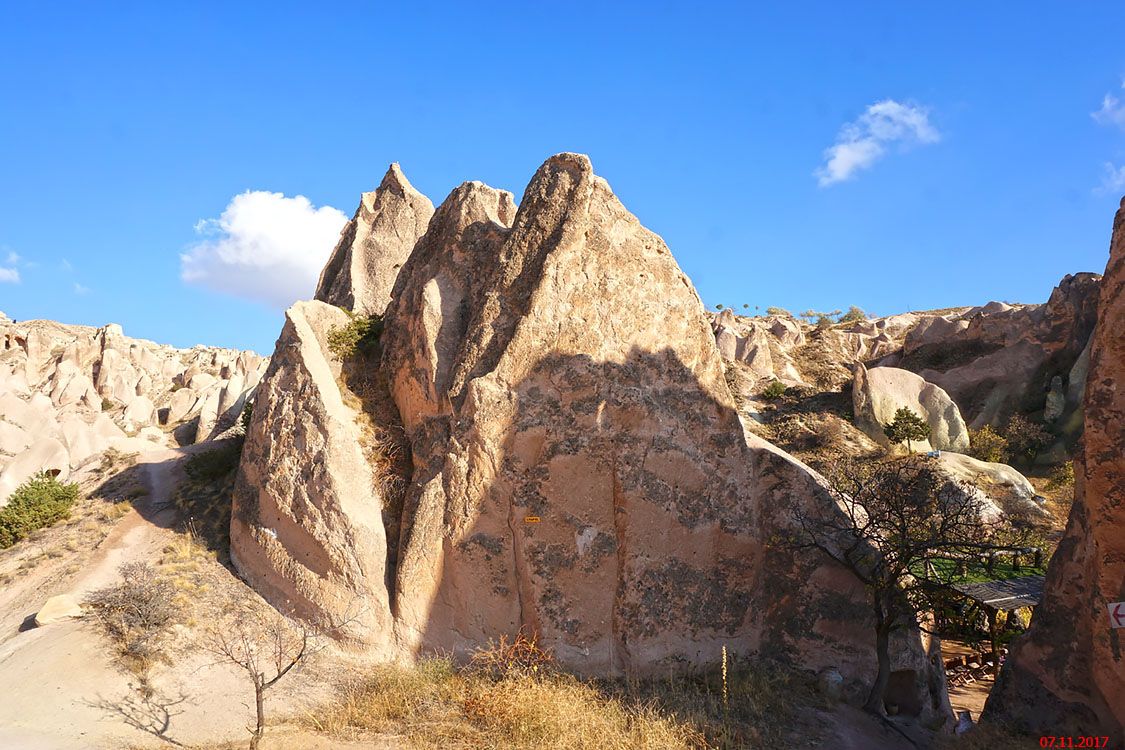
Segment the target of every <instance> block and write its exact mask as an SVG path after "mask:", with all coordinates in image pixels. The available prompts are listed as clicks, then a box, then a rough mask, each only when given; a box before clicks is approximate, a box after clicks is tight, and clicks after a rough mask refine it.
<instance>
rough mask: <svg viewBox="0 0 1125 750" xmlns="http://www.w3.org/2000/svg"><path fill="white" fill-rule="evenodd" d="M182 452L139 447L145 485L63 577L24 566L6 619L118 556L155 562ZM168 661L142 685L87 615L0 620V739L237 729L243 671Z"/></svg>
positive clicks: (198, 738)
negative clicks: (146, 690) (1, 625)
mask: <svg viewBox="0 0 1125 750" xmlns="http://www.w3.org/2000/svg"><path fill="white" fill-rule="evenodd" d="M189 452H191V451H180V450H155V451H150V452H146V453H143V454H141V455H140V456H139V457H138V465H140V466H141V467H142V469H143V472H144V474H143V476H144V481H145V484H146V485H147V489H148V495H147V496H146V497H145V498H144V499H142V500H140V501H138V502H137V504H136V505H135V506H134V508H133V509H132V510H130V511H129V513H128V514H127V515H126V516H125V517H124V518H122V519H121V520H120V521H118V522H117V523H116V524H115V526H114V528H113V530H112V531H111V532H110V534H109V535H108V536H107V537H106V538H105V540H104V541H103V542H102V544H101V545H99V547H98V549H97V551H96V552H95V553H94V554H93V555H92V556H88V557H83V558H81V559H82V569H81V570H80V571H78V572H77V574H75V575H73V576H69V577H68V580H62V579H59V577H58V576H55V577H53V578H50V579H49V580H44V581H43V582H42V583H43V584H44V585H43V586H41V587H38V588H37V583H39V582H37V581H36V579H35V574H36V571H34V570H33V571H31V573H30V574H29V577H28V578H27V579H26V580H23V581H21V588H23V589H25V590H26V591H25V593H24V595H23V597H22V600H23V601H22V602H21V603H20V606H21V609H19V610H18V611H16V612H15V613H14V616H9V617H8V618H7V619H6V622H9V623H10V622H12V621H14V622H17V623H18V622H19V621H20V619H21V616H22V615H23V611H24V610H25V609H26V608H27V607H28V606H32V607H34V606H38V604H41V603H42V602H43V601H44V600H45V599H46V598H47V597H49V596H51V595H54V594H58V593H64V592H65V593H69V594H71V595H73V596H75V598H77V599H81V598H82V597H84V596H85V595H86V594H87V593H89V592H90V591H93V590H95V589H98V588H101V587H104V586H107V585H110V584H112V583H114V582H115V581H117V580H118V579H119V569H120V567H121V565H123V564H125V563H129V562H149V563H155V562H156V561H157V560H158V559H159V558H160V555H161V552H162V550H163V548H164V547H165V546H166V545H167V544H168V543H169V542H170V541H172V540H173V539H174V538H175V532H174V531H173V528H172V527H173V524H174V521H175V517H176V516H175V511H174V509H172V507H171V506H170V504H169V497H170V493H171V491H172V489H173V477H174V472H175V469H176V465H177V464H178V462H179V461H180V460H182V459H183V457H184V456H185V455H186V454H187V453H189ZM42 575H43V577H44V579H47V577H48V575H49V574H48V573H47V572H44V573H43V574H42ZM48 583H50V585H46V584H48ZM31 597H35V598H34V599H32V598H31ZM32 602H34V603H32ZM174 661H175V663H174V664H171V665H168V666H166V667H163V668H161V669H159V670H158V671H157V672H155V673H154V676H153V678H152V686H153V692H151V693H150V694H142V693H140V692H138V690H137V689H136V686H137V684H138V683H137V678H136V676H135V675H132V674H129V673H126V672H124V671H122V669H121V668H120V667H119V665H118V664H117V663H116V662H115V661H114V660H113V658H112V647H111V646H110V644H109V643H108V641H107V640H106V639H105V637H104V636H103V635H102V634H101V633H100V632H99V631H98V630H97V629H96V628H95V627H94V626H93V625H92V624H90V623H87V622H81V621H69V622H60V623H55V624H52V625H48V626H46V627H42V628H31V629H26V627H24V628H21V629H16V628H5V630H4V631H3V632H2V633H0V685H6V686H9V689H8V690H6V691H5V698H4V700H3V701H0V748H4V749H6V748H21V749H23V748H26V749H27V750H62V749H64V748H65V749H67V750H70V749H77V748H83V749H96V748H121V747H147V746H168V745H169V744H170V743H175V742H183V743H185V744H187V743H188V742H190V743H191V744H195V743H210V742H219V741H221V740H226V739H231V738H239V737H240V736H241V735H242V732H243V727H244V726H245V724H246V720H247V718H248V716H249V714H248V711H247V712H244V711H241V710H240V708H241V707H242V704H244V703H245V700H246V696H245V692H246V690H245V688H246V686H245V685H244V684H243V681H244V679H245V678H244V676H243V675H241V674H238V673H236V672H233V671H231V670H230V669H227V668H225V667H222V666H217V665H214V664H209V663H208V662H207V660H206V659H204V658H202V657H200V656H199V655H198V654H194V655H192V654H189V655H182V656H179V657H177V658H176V659H175V660H174ZM15 686H18V688H17V689H11V688H13V687H15ZM244 714H245V715H244ZM181 738H183V739H181ZM188 738H190V739H188Z"/></svg>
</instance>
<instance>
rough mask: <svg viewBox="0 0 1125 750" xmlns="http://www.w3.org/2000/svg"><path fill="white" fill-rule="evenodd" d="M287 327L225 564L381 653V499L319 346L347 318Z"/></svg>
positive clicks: (248, 458) (246, 453) (258, 411)
mask: <svg viewBox="0 0 1125 750" xmlns="http://www.w3.org/2000/svg"><path fill="white" fill-rule="evenodd" d="M285 318H286V319H285V327H284V329H282V332H281V336H280V337H279V338H278V340H277V349H276V351H275V353H274V356H273V358H272V359H271V361H270V367H269V370H267V372H266V374H265V377H264V378H263V380H262V383H261V387H260V389H259V391H258V394H257V397H256V400H255V403H256V408H255V409H254V414H253V418H252V419H251V423H250V428H249V430H248V431H247V435H246V442H245V443H244V444H243V449H242V464H241V470H240V472H239V476H238V480H237V484H236V488H235V498H236V500H235V507H234V512H233V516H232V519H231V557H232V559H233V561H234V564H235V565H236V566H237V568H238V570H239V571H240V572H241V573H242V575H243V577H244V578H246V580H247V581H248V582H249V583H250V584H251V585H252V586H254V587H255V588H256V589H257V590H258V591H259V592H261V593H262V594H263V595H265V596H266V597H267V598H269V599H270V600H271V601H273V602H275V603H276V604H278V605H279V606H280V607H281V608H282V609H283V610H286V611H293V612H295V613H297V614H300V615H304V616H306V617H312V616H320V617H323V618H324V619H326V620H327V623H326V624H327V625H328V626H329V627H331V628H335V629H338V630H340V631H341V635H344V636H346V637H349V638H352V639H357V640H362V641H365V642H367V643H368V644H378V643H380V639H381V638H383V637H385V634H386V633H388V632H389V629H390V609H389V604H388V600H387V588H386V586H385V584H384V572H385V565H386V555H387V543H386V535H385V532H384V527H383V521H382V517H381V508H382V502H383V498H382V497H381V496H380V493H379V492H378V490H377V485H376V480H375V477H374V475H373V473H372V467H371V465H370V464H369V463H368V461H367V458H366V457H365V456H364V453H363V450H362V448H361V447H360V442H361V436H360V425H359V423H358V421H357V420H358V418H359V414H358V413H357V411H356V410H355V409H354V408H353V407H351V406H349V405H347V404H345V403H344V399H343V395H342V393H341V390H340V388H339V386H338V385H337V378H339V377H340V374H341V373H340V363H339V361H334V360H333V358H332V356H331V355H330V354H329V352H328V348H327V343H326V337H327V335H328V332H329V330H331V328H332V327H333V326H343V325H346V324H347V322H348V316H347V315H346V314H345V313H344V312H343V311H342V310H340V309H339V308H337V307H332V306H331V305H327V304H325V303H323V302H319V301H312V302H298V303H297V304H296V305H294V306H293V307H291V308H290V309H289V310H288V311H287V312H286V315H285Z"/></svg>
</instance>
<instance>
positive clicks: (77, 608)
mask: <svg viewBox="0 0 1125 750" xmlns="http://www.w3.org/2000/svg"><path fill="white" fill-rule="evenodd" d="M81 616H82V605H81V604H79V603H78V601H77V600H76V599H75V598H74V597H73V596H71V595H70V594H59V595H58V596H52V597H51V598H50V599H48V600H47V601H46V602H44V603H43V606H42V607H40V608H39V611H38V612H36V613H35V626H36V627H38V628H41V627H43V626H44V625H50V624H51V623H53V622H58V621H60V620H71V619H75V618H78V617H81Z"/></svg>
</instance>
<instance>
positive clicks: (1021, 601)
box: [953, 576, 1044, 669]
mask: <svg viewBox="0 0 1125 750" xmlns="http://www.w3.org/2000/svg"><path fill="white" fill-rule="evenodd" d="M1043 581H1044V577H1043V576H1023V577H1021V578H1008V579H1005V580H1001V581H982V582H981V583H955V584H953V589H954V590H955V591H957V593H959V594H961V595H962V596H964V597H966V598H968V599H970V600H972V601H974V602H976V603H977V604H979V605H980V606H981V607H983V608H984V610H985V611H986V612H987V613H988V632H989V635H990V636H991V639H992V654H993V661H994V663H995V666H996V668H997V669H999V666H1000V658H999V657H1000V654H999V616H1000V613H1001V612H1010V611H1012V610H1016V609H1023V608H1024V607H1035V606H1037V605H1038V604H1039V600H1040V599H1042V598H1043Z"/></svg>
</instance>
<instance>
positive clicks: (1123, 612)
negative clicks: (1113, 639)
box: [1109, 602, 1125, 628]
mask: <svg viewBox="0 0 1125 750" xmlns="http://www.w3.org/2000/svg"><path fill="white" fill-rule="evenodd" d="M1109 624H1110V626H1111V627H1114V628H1125V602H1112V603H1111V604H1110V605H1109Z"/></svg>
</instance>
